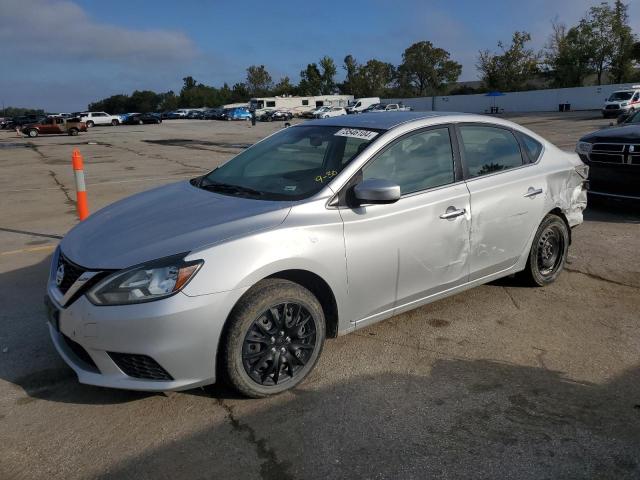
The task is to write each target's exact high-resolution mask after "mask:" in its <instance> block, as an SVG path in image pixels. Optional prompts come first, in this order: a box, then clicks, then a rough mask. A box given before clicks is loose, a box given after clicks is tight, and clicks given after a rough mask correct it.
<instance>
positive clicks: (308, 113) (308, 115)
mask: <svg viewBox="0 0 640 480" xmlns="http://www.w3.org/2000/svg"><path fill="white" fill-rule="evenodd" d="M329 108H330V107H329V106H328V105H323V106H322V107H317V108H314V109H312V110H307V111H306V112H302V113H301V114H300V117H302V118H319V117H318V114H320V113H322V112H324V111H325V110H329Z"/></svg>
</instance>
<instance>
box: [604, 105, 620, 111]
mask: <svg viewBox="0 0 640 480" xmlns="http://www.w3.org/2000/svg"><path fill="white" fill-rule="evenodd" d="M604 108H605V110H618V109H619V108H620V107H619V106H618V105H607V106H606V107H604Z"/></svg>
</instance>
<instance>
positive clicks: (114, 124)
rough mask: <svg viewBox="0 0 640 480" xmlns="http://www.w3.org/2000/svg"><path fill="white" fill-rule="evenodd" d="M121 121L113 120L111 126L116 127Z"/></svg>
mask: <svg viewBox="0 0 640 480" xmlns="http://www.w3.org/2000/svg"><path fill="white" fill-rule="evenodd" d="M119 123H120V122H119V121H118V120H115V119H114V120H111V126H113V127H116V126H118V124H119Z"/></svg>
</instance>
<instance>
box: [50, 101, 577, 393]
mask: <svg viewBox="0 0 640 480" xmlns="http://www.w3.org/2000/svg"><path fill="white" fill-rule="evenodd" d="M587 173H588V170H587V167H586V166H585V165H583V164H582V162H581V161H580V160H579V158H578V157H577V155H576V154H574V153H567V152H564V151H561V150H559V149H558V148H556V147H555V146H554V145H552V144H551V143H549V142H547V141H546V140H544V139H543V138H541V137H540V136H538V135H536V134H535V133H533V132H531V131H529V130H527V129H526V128H523V127H521V126H519V125H516V124H514V123H511V122H509V121H506V120H501V119H497V118H491V117H487V116H479V115H467V114H451V113H418V112H407V113H404V112H403V113H385V114H384V115H349V116H343V117H336V118H332V119H328V120H317V121H310V122H306V123H303V124H300V125H296V126H293V127H290V128H285V129H283V130H281V131H279V132H278V133H275V134H273V135H271V136H269V137H267V138H266V139H264V140H262V141H261V142H259V143H257V144H255V145H253V146H252V147H251V148H249V149H247V150H245V151H243V152H242V153H240V154H239V155H237V156H236V157H234V158H232V159H231V160H229V161H228V162H227V163H225V164H223V165H221V166H219V167H218V168H216V169H215V170H213V171H212V172H210V173H208V174H206V175H203V176H201V177H199V178H195V179H192V180H190V181H182V182H178V183H174V184H170V185H166V186H163V187H159V188H156V189H153V190H150V191H147V192H144V193H140V194H137V195H134V196H132V197H129V198H126V199H124V200H121V201H119V202H116V203H114V204H113V205H110V206H108V207H106V208H104V209H102V210H100V211H98V212H97V213H95V214H94V215H92V216H90V217H89V218H88V219H87V220H85V221H84V222H82V223H80V224H79V225H77V226H76V227H74V228H73V229H72V230H71V231H70V232H69V233H68V234H67V236H66V237H65V238H64V239H63V240H62V242H61V243H60V246H59V248H58V249H57V251H56V252H55V254H54V256H53V260H52V265H51V274H50V276H49V281H48V288H47V296H46V297H45V302H46V304H47V306H48V311H49V319H50V321H49V329H50V332H51V338H52V339H53V343H54V344H55V346H56V348H57V350H58V352H59V353H60V355H61V356H62V357H63V358H64V360H65V361H66V362H67V363H68V364H69V365H70V366H71V367H72V368H73V369H74V370H75V372H76V373H77V375H78V378H79V380H80V382H82V383H87V384H92V385H100V386H106V387H115V388H126V389H134V390H160V391H162V390H181V389H188V388H193V387H196V386H201V385H206V384H211V383H214V382H215V381H216V380H217V379H218V378H219V377H223V378H225V379H226V380H227V381H228V382H230V383H231V384H232V385H233V386H234V387H235V388H236V389H238V390H239V391H240V392H242V393H243V394H245V395H248V396H250V397H263V396H267V395H271V394H275V393H279V392H282V391H284V390H287V389H290V388H292V387H294V386H295V385H297V384H298V383H300V382H301V381H302V380H303V379H304V378H305V376H306V375H307V374H309V372H310V371H311V370H312V369H313V367H314V365H315V364H316V362H317V361H318V357H319V356H320V352H321V351H322V346H323V343H324V340H325V338H326V337H335V336H337V335H342V334H345V333H349V332H351V331H354V330H356V329H359V328H362V327H364V326H366V325H371V324H372V323H374V322H377V321H380V320H383V319H385V318H389V317H391V316H393V315H397V314H399V313H402V312H405V311H407V310H410V309H413V308H416V307H419V306H421V305H424V304H426V303H429V302H433V301H434V300H437V299H440V298H443V297H445V296H448V295H452V294H455V293H458V292H461V291H463V290H466V289H468V288H471V287H474V286H477V285H480V284H483V283H486V282H489V281H492V280H495V279H497V278H500V277H504V276H507V275H511V274H515V273H518V274H519V275H521V276H522V278H523V279H524V280H526V281H528V282H529V283H530V284H531V285H537V286H544V285H547V284H549V283H551V282H553V281H554V280H555V279H556V278H557V276H558V274H559V273H560V271H561V270H562V268H563V266H564V263H565V259H566V256H567V249H568V246H569V243H570V241H571V229H572V228H573V227H575V226H576V225H578V224H580V223H581V222H582V211H583V210H584V208H585V207H586V187H585V183H586V179H587Z"/></svg>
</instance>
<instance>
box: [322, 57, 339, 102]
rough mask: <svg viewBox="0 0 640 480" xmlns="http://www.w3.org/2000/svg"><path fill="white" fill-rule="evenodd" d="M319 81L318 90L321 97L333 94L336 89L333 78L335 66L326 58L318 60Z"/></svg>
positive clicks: (329, 58)
mask: <svg viewBox="0 0 640 480" xmlns="http://www.w3.org/2000/svg"><path fill="white" fill-rule="evenodd" d="M319 64H320V70H321V73H320V80H321V87H320V90H321V92H322V94H323V95H329V94H331V93H333V92H334V91H335V89H336V82H335V80H334V77H335V76H336V73H337V69H336V64H335V63H334V62H333V59H332V58H331V57H328V56H326V55H325V56H324V57H322V58H321V59H320V62H319Z"/></svg>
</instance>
